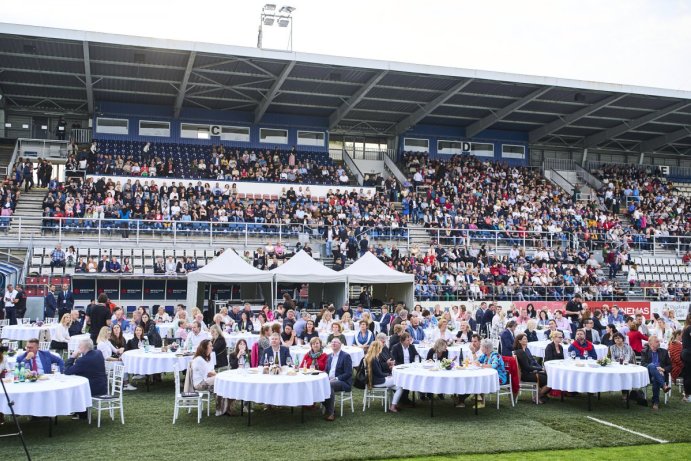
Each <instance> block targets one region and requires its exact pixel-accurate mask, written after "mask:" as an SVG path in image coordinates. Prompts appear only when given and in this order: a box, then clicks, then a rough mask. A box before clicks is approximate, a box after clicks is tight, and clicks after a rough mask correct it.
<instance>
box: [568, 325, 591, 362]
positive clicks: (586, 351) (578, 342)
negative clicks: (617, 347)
mask: <svg viewBox="0 0 691 461" xmlns="http://www.w3.org/2000/svg"><path fill="white" fill-rule="evenodd" d="M571 353H575V354H576V357H577V358H580V359H585V358H587V357H590V358H591V359H593V360H597V353H596V352H595V346H593V343H591V342H590V341H588V340H586V339H585V331H584V330H583V329H582V328H579V329H578V330H576V338H575V339H574V341H573V342H572V343H571V345H570V346H569V354H571Z"/></svg>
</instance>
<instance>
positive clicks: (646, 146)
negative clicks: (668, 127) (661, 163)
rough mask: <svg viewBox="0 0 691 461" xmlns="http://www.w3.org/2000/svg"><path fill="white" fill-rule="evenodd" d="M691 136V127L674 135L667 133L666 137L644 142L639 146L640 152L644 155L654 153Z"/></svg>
mask: <svg viewBox="0 0 691 461" xmlns="http://www.w3.org/2000/svg"><path fill="white" fill-rule="evenodd" d="M689 135H691V127H688V126H685V127H683V128H681V129H679V130H677V131H673V132H672V133H667V134H665V135H662V136H658V137H657V138H653V139H649V140H648V141H644V142H642V143H641V144H640V145H639V146H638V150H639V151H640V152H643V153H648V152H652V151H654V150H655V149H658V148H660V147H662V146H664V145H667V144H672V143H673V142H675V141H678V140H679V139H683V138H685V137H687V136H689Z"/></svg>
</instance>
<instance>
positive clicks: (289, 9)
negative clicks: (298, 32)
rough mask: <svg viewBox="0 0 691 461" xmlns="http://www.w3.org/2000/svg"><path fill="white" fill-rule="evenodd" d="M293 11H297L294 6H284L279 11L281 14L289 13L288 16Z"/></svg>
mask: <svg viewBox="0 0 691 461" xmlns="http://www.w3.org/2000/svg"><path fill="white" fill-rule="evenodd" d="M293 11H295V8H294V7H292V6H282V7H281V9H280V10H279V12H281V13H288V14H290V13H292V12H293Z"/></svg>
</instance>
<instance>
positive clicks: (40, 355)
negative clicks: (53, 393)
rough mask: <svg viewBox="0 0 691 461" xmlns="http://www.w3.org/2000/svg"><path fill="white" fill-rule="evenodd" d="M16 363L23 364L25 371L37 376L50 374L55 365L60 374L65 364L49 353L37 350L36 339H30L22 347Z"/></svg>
mask: <svg viewBox="0 0 691 461" xmlns="http://www.w3.org/2000/svg"><path fill="white" fill-rule="evenodd" d="M16 363H23V364H24V368H26V369H27V370H31V371H35V372H37V373H38V374H39V375H45V374H51V373H52V366H53V365H57V366H58V369H59V370H60V373H63V372H64V371H65V362H63V360H62V359H61V358H60V357H58V356H57V355H55V354H52V353H51V352H49V351H40V350H38V339H35V338H33V339H30V340H28V341H27V342H26V345H25V346H24V353H23V354H20V355H18V356H17V361H16Z"/></svg>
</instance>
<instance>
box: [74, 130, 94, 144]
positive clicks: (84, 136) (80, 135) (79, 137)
mask: <svg viewBox="0 0 691 461" xmlns="http://www.w3.org/2000/svg"><path fill="white" fill-rule="evenodd" d="M92 137H93V135H92V134H91V128H72V129H71V130H70V138H71V139H74V140H75V142H77V144H86V143H90V142H91V139H92Z"/></svg>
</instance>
